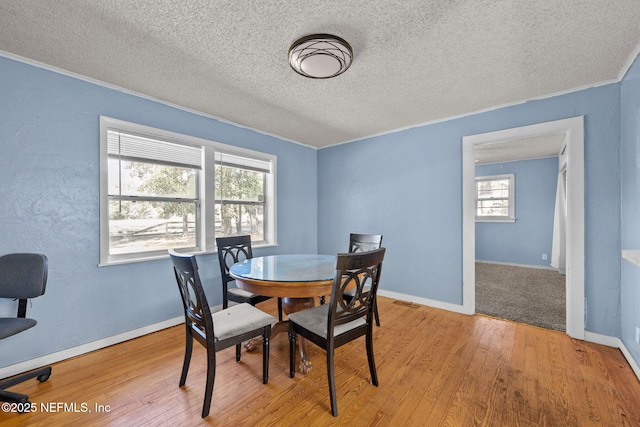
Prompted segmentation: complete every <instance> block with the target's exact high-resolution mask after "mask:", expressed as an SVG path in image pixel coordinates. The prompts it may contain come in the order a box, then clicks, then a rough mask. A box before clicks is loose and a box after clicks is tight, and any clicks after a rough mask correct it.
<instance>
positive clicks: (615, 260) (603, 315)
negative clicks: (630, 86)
mask: <svg viewBox="0 0 640 427" xmlns="http://www.w3.org/2000/svg"><path fill="white" fill-rule="evenodd" d="M470 96H471V94H470ZM581 115H584V117H585V246H586V247H585V312H586V316H585V317H586V319H585V328H586V330H588V331H591V332H596V333H600V334H604V335H610V336H620V274H621V273H620V269H621V267H620V260H621V257H620V192H619V191H618V189H619V188H620V180H619V170H620V84H609V85H606V86H600V87H596V88H591V89H586V90H581V91H578V92H573V93H569V94H566V95H561V96H556V97H552V98H548V99H541V100H536V101H531V102H527V103H524V104H519V105H515V106H510V107H505V108H500V109H496V110H493V111H489V112H484V113H479V114H475V115H472V116H467V117H462V118H458V119H453V120H449V121H445V122H440V123H435V124H430V125H425V126H421V127H416V128H413V129H408V130H404V131H399V132H395V133H390V134H386V135H382V136H377V137H373V138H369V139H366V140H362V141H356V142H352V143H349V144H343V145H338V146H334V147H329V148H325V149H322V150H320V152H319V153H318V212H319V213H318V225H319V227H318V249H319V252H322V253H333V252H335V251H338V250H342V251H344V250H345V247H346V242H345V236H347V235H348V233H349V232H364V233H369V232H371V233H374V232H375V233H382V234H384V243H385V246H386V247H387V248H388V251H387V254H386V257H385V266H384V273H383V278H382V281H381V284H380V288H381V289H382V290H389V291H395V292H399V293H404V294H408V295H412V296H416V297H422V298H428V299H433V300H438V301H442V302H448V303H453V304H462V182H461V181H462V138H463V137H464V136H466V135H475V134H479V133H485V132H491V131H496V130H501V129H507V128H513V127H518V126H525V125H530V124H535V123H541V122H546V121H552V120H559V119H565V118H569V117H575V116H581Z"/></svg>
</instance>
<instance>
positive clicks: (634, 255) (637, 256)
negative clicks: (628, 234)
mask: <svg viewBox="0 0 640 427" xmlns="http://www.w3.org/2000/svg"><path fill="white" fill-rule="evenodd" d="M622 258H623V259H626V260H627V261H629V262H630V263H632V264H635V265H637V266H638V267H640V250H628V249H627V250H623V251H622Z"/></svg>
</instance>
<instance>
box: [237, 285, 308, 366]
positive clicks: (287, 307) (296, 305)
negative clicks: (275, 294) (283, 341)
mask: <svg viewBox="0 0 640 427" xmlns="http://www.w3.org/2000/svg"><path fill="white" fill-rule="evenodd" d="M315 305H316V301H315V298H282V311H284V313H285V314H291V313H295V312H297V311H302V310H306V309H308V308H312V307H315ZM288 333H289V321H283V322H277V323H276V324H275V325H273V326H272V327H271V337H272V338H273V337H275V336H276V335H279V334H288ZM261 341H262V339H261V338H252V339H250V340H249V341H247V342H245V343H244V348H245V349H246V350H247V351H251V350H253V349H255V348H256V347H257V346H258V345H259V344H260V343H261ZM296 341H297V343H298V351H299V352H300V364H299V365H298V371H299V372H300V373H301V374H308V373H309V372H311V370H312V369H313V365H312V363H311V360H309V356H308V353H307V340H306V339H304V338H302V337H298V339H297V340H296Z"/></svg>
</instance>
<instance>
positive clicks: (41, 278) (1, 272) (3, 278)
mask: <svg viewBox="0 0 640 427" xmlns="http://www.w3.org/2000/svg"><path fill="white" fill-rule="evenodd" d="M48 266H49V264H48V260H47V257H46V256H44V255H40V254H9V255H4V256H2V257H0V298H14V299H17V300H18V315H17V317H9V318H0V339H4V338H7V337H10V336H12V335H15V334H19V333H20V332H23V331H26V330H27V329H29V328H32V327H34V326H35V325H36V323H37V322H36V321H35V320H34V319H29V318H27V317H26V315H27V299H29V298H36V297H39V296H40V295H43V294H44V290H45V287H46V285H47V274H48V268H49V267H48ZM49 376H51V367H50V366H46V367H43V368H39V369H36V370H34V371H30V372H26V373H24V374H21V375H18V376H15V377H12V378H7V379H4V380H2V381H0V401H2V402H15V403H28V402H29V396H27V395H26V394H21V393H14V392H10V391H7V390H6V389H7V388H9V387H12V386H14V385H16V384H19V383H22V382H25V381H27V380H29V379H31V378H37V379H38V381H40V382H44V381H46V380H48V379H49Z"/></svg>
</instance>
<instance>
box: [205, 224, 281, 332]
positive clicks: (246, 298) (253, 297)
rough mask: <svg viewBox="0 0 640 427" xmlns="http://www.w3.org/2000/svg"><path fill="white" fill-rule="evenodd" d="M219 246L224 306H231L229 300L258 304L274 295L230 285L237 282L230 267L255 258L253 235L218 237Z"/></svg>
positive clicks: (279, 308) (279, 317)
mask: <svg viewBox="0 0 640 427" xmlns="http://www.w3.org/2000/svg"><path fill="white" fill-rule="evenodd" d="M216 245H217V246H218V261H219V263H220V276H221V277H222V308H227V307H228V306H229V301H234V302H237V303H243V302H246V303H249V304H251V305H256V304H258V303H260V302H262V301H266V300H268V299H270V298H272V297H268V296H265V295H257V294H254V293H251V292H248V291H245V290H244V289H240V288H237V287H229V282H235V280H234V278H233V277H231V276H230V275H229V268H231V266H232V265H233V264H235V263H237V262H240V261H244V260H245V259H249V258H253V250H252V249H251V236H232V237H216ZM278 320H282V298H278Z"/></svg>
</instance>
